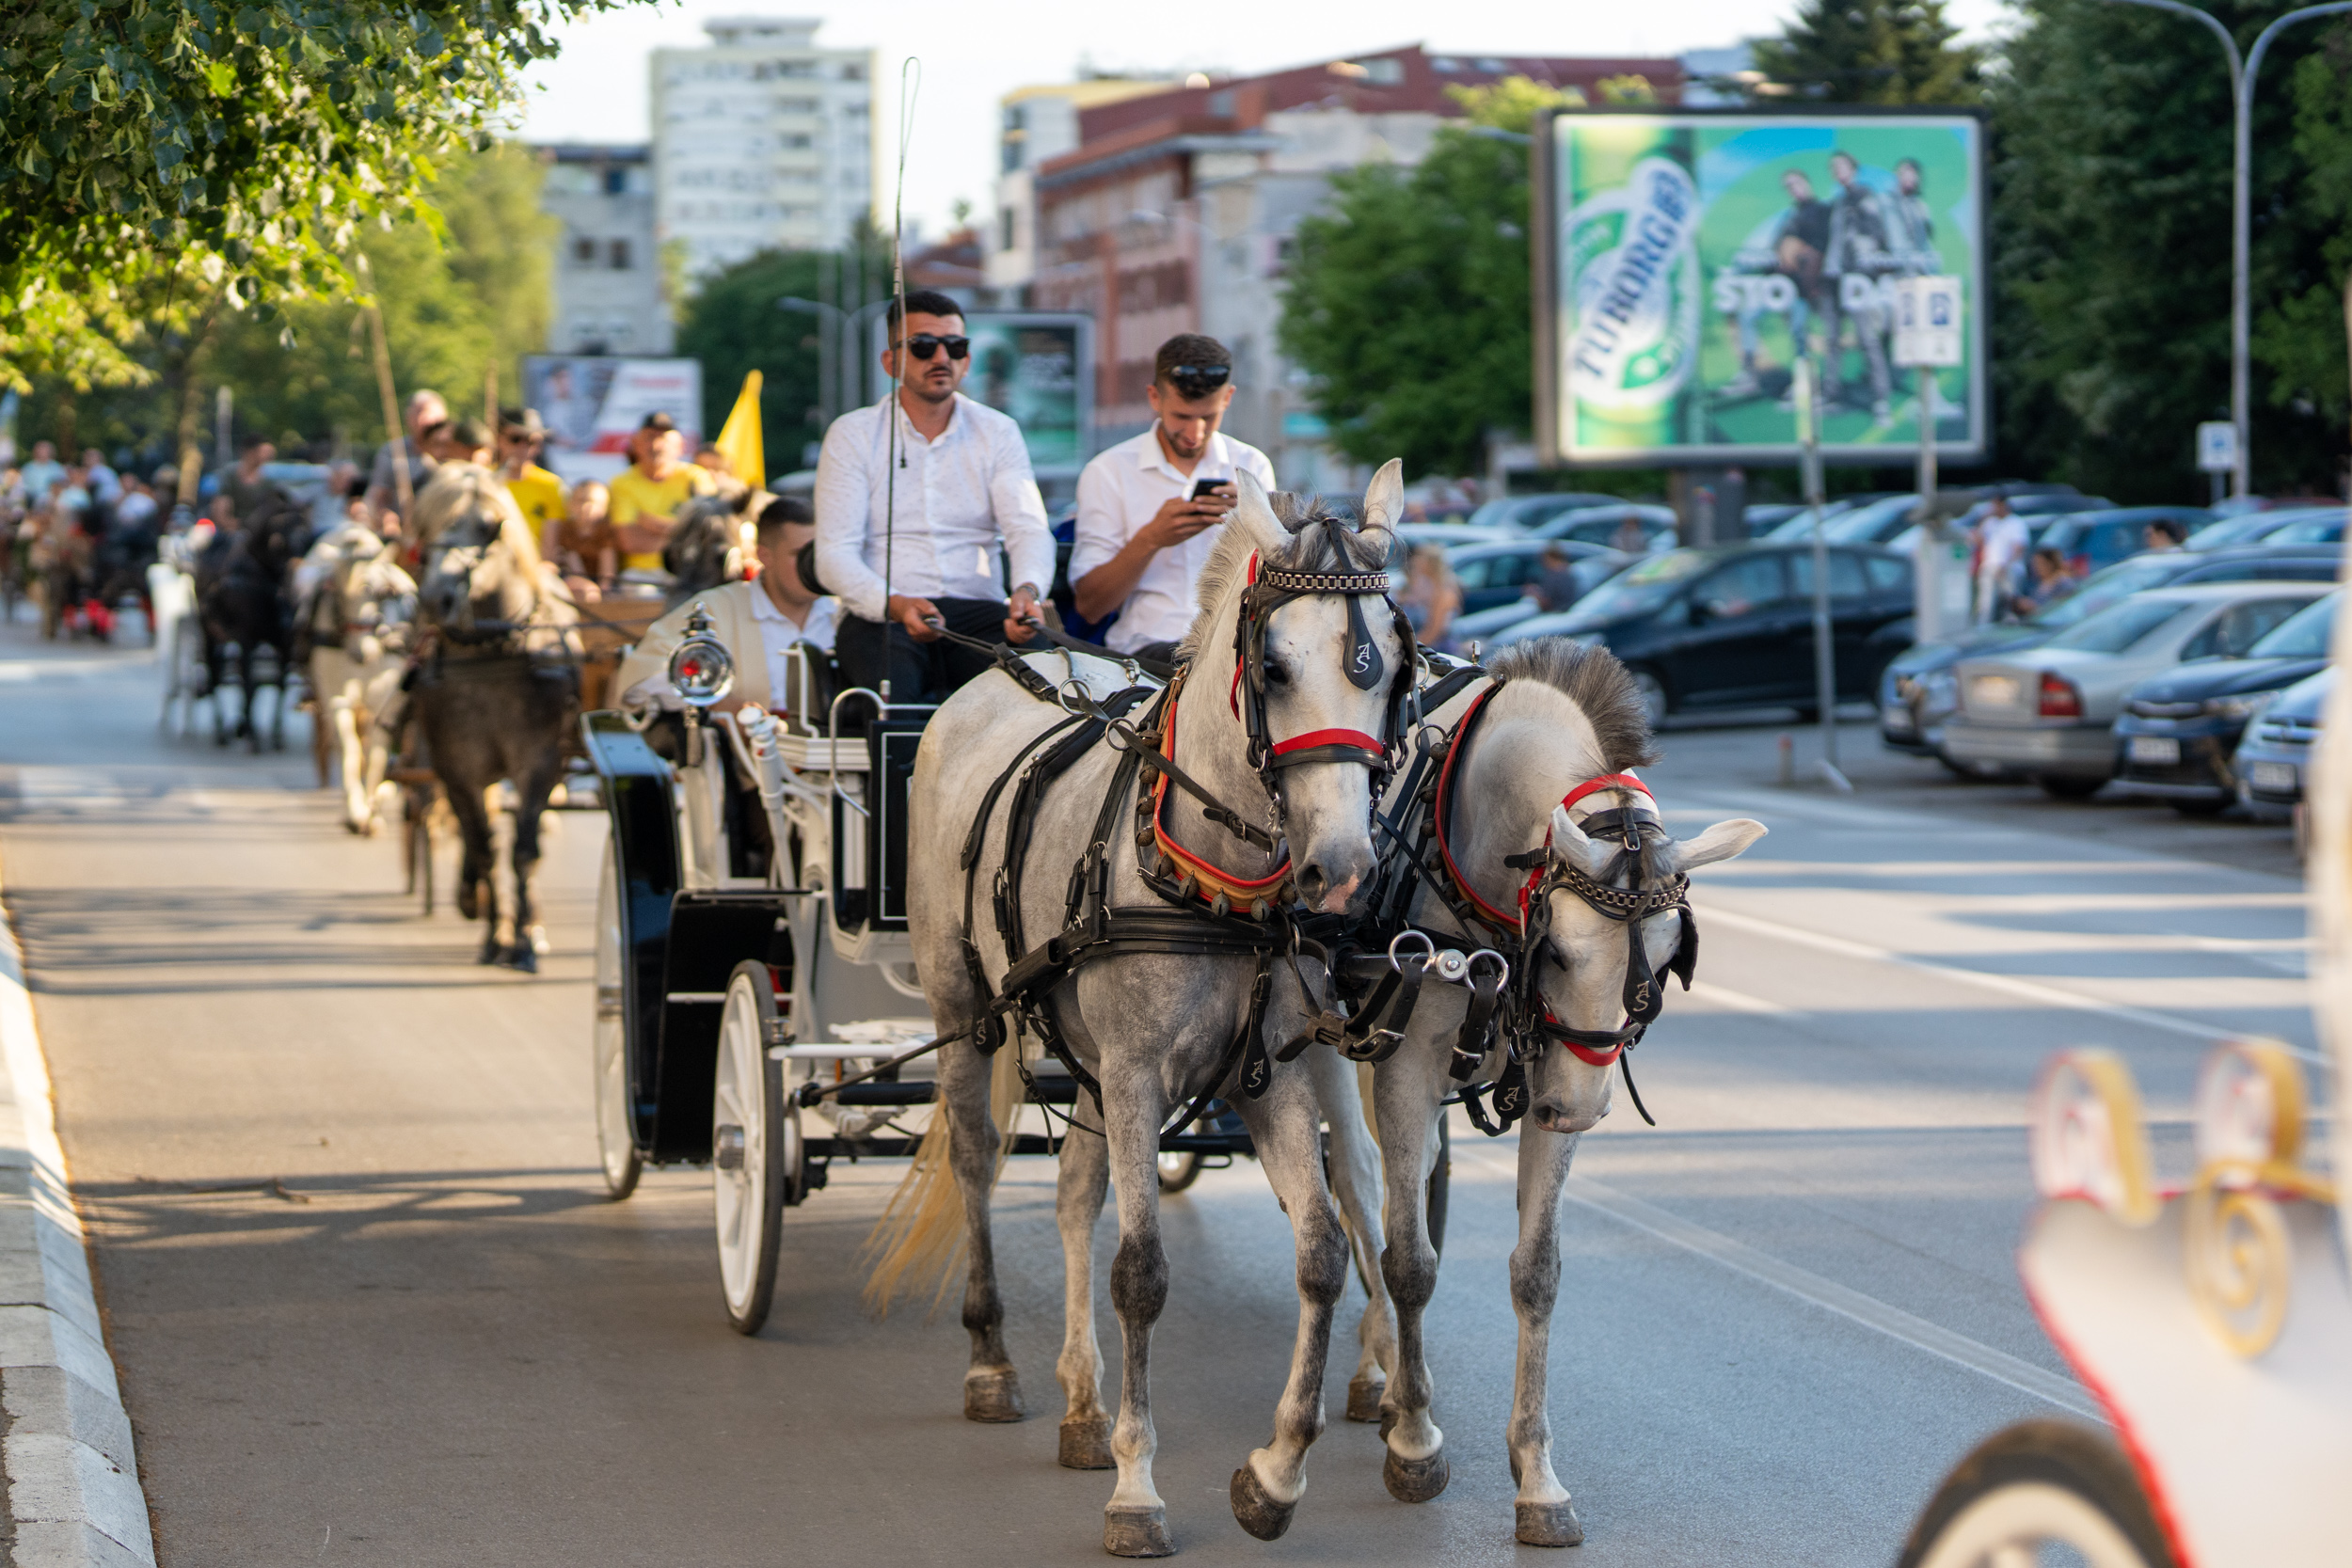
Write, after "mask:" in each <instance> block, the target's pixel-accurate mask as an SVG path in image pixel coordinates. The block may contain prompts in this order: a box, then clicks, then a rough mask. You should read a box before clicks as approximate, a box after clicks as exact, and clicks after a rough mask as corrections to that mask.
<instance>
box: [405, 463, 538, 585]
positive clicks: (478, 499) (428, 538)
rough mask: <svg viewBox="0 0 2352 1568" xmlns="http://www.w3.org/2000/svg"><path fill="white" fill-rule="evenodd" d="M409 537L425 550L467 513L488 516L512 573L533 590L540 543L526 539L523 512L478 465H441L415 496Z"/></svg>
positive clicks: (503, 485)
mask: <svg viewBox="0 0 2352 1568" xmlns="http://www.w3.org/2000/svg"><path fill="white" fill-rule="evenodd" d="M415 511H416V514H417V515H416V518H415V527H414V528H413V530H411V537H412V538H413V539H415V541H416V543H417V546H418V548H419V549H421V550H422V549H430V548H431V547H432V545H433V542H434V541H435V540H437V539H438V538H439V537H440V536H441V535H442V534H443V533H445V532H447V531H449V528H450V525H451V524H453V523H454V522H456V521H457V519H458V518H460V517H462V516H464V515H466V514H467V513H469V512H484V513H487V514H489V515H492V516H495V517H496V518H497V519H498V524H499V537H500V539H501V541H502V542H503V543H504V544H505V546H506V547H507V549H508V550H510V551H512V552H513V554H514V556H515V566H516V570H517V571H519V572H521V573H523V574H524V575H525V576H526V577H527V578H529V579H530V580H531V581H532V583H533V584H534V585H535V584H536V583H537V582H538V580H539V542H538V541H537V540H536V539H533V538H532V536H531V525H530V524H529V523H527V522H525V521H524V520H523V513H522V508H521V507H519V506H516V504H515V498H514V497H513V496H512V495H510V494H508V492H507V489H506V482H505V481H504V480H501V479H500V478H499V476H498V475H497V474H496V473H495V472H494V471H492V470H491V469H488V468H485V467H483V466H482V465H481V464H479V463H444V464H442V465H441V466H440V467H438V468H436V469H435V470H434V471H433V477H432V478H431V479H430V480H428V481H426V482H425V486H424V488H423V489H422V490H421V491H420V492H418V495H417V502H416V507H415Z"/></svg>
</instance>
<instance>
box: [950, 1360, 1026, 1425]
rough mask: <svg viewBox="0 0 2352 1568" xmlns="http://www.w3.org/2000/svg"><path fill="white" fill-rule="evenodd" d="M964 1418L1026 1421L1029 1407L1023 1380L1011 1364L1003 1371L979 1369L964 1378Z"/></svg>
mask: <svg viewBox="0 0 2352 1568" xmlns="http://www.w3.org/2000/svg"><path fill="white" fill-rule="evenodd" d="M963 1418H964V1419H965V1420H967V1421H1025V1420H1027V1419H1028V1418H1029V1410H1028V1407H1027V1406H1026V1405H1025V1404H1023V1403H1022V1402H1021V1380H1020V1378H1018V1377H1016V1376H1014V1375H1013V1371H1012V1369H1011V1368H1009V1367H1008V1368H1006V1369H1005V1370H1003V1371H1001V1372H978V1373H976V1374H974V1375H973V1376H971V1377H967V1378H965V1379H964V1380H963Z"/></svg>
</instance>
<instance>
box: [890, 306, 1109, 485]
mask: <svg viewBox="0 0 2352 1568" xmlns="http://www.w3.org/2000/svg"><path fill="white" fill-rule="evenodd" d="M963 330H964V333H965V335H966V336H967V337H969V338H970V339H971V340H972V369H971V372H970V373H969V374H967V375H966V376H965V377H964V378H963V395H964V396H965V397H968V398H971V399H973V400H974V401H975V402H977V403H984V404H988V405H989V406H990V407H991V408H993V409H995V410H996V411H997V412H998V413H1000V414H1006V415H1009V416H1010V417H1011V418H1012V420H1013V421H1014V422H1015V423H1017V424H1019V425H1020V426H1021V435H1022V438H1023V440H1024V441H1025V443H1026V445H1027V446H1028V449H1029V467H1032V468H1034V469H1035V470H1037V471H1038V472H1039V473H1041V474H1046V473H1071V474H1074V473H1076V472H1077V471H1078V470H1079V469H1080V468H1082V467H1085V466H1086V461H1087V459H1088V458H1089V457H1091V456H1093V455H1094V320H1093V318H1092V317H1090V316H1082V315H1075V314H1068V313H1064V312H1060V311H1044V310H973V311H969V312H967V313H966V314H965V316H964V318H963ZM885 332H886V325H885V323H883V322H882V321H881V320H877V321H876V322H875V323H874V341H873V350H874V353H875V354H877V355H880V354H881V353H882V352H883V351H884V349H886V348H887V347H888V346H889V339H888V338H887V337H886V336H885Z"/></svg>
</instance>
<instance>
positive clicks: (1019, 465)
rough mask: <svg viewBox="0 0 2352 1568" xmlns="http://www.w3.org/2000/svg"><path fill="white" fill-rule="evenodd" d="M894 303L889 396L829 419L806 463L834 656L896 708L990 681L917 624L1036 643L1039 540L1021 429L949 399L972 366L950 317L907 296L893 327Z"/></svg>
mask: <svg viewBox="0 0 2352 1568" xmlns="http://www.w3.org/2000/svg"><path fill="white" fill-rule="evenodd" d="M900 304H901V302H899V301H893V302H892V304H891V308H890V311H889V316H888V322H889V333H890V346H889V348H888V349H887V350H885V351H884V352H883V354H882V373H883V374H885V375H890V376H898V377H900V385H899V388H898V393H897V396H896V397H895V398H891V397H885V398H883V399H882V401H881V402H880V403H877V404H873V405H872V406H871V407H867V408H854V409H851V410H850V412H849V413H847V414H844V415H842V416H841V417H840V418H839V419H837V420H834V421H833V428H832V429H830V430H828V431H826V432H825V444H824V447H823V449H822V451H821V452H820V454H819V455H818V459H817V487H816V502H817V575H818V578H819V579H820V580H821V581H822V582H823V583H824V585H825V588H826V591H827V592H828V593H832V594H838V595H839V596H840V598H841V603H842V606H843V608H844V610H845V611H846V613H844V614H843V616H842V618H841V629H840V631H839V633H838V635H837V637H836V639H835V642H834V649H835V653H836V655H837V657H838V658H839V661H840V666H841V675H842V679H843V682H844V684H845V685H848V686H862V687H866V688H868V689H873V690H877V691H880V690H882V689H883V687H882V683H883V682H884V681H887V682H889V683H890V684H889V688H888V690H889V694H890V697H891V699H892V700H893V701H894V702H901V703H909V702H916V701H920V700H924V699H926V698H941V697H945V696H946V694H947V693H949V692H951V691H953V690H955V689H957V688H959V687H961V686H962V685H963V684H964V683H965V682H966V681H969V680H971V679H972V678H973V677H975V676H977V675H978V674H980V673H983V672H985V671H987V670H989V669H991V668H993V665H992V664H991V662H990V659H989V657H988V656H987V655H985V654H981V653H978V652H976V651H975V650H973V649H970V648H966V647H962V646H961V645H960V644H957V643H954V642H949V641H946V639H944V638H943V637H942V636H941V635H940V631H939V629H938V627H937V626H933V625H932V622H934V621H937V622H938V623H940V625H942V626H946V628H947V629H948V630H950V631H954V632H956V633H957V634H959V635H961V636H963V637H973V638H981V639H994V638H998V637H1001V638H1003V639H1004V640H1005V641H1009V642H1012V643H1016V644H1021V643H1026V642H1027V641H1029V640H1030V639H1031V638H1032V637H1033V636H1035V635H1036V632H1035V628H1034V627H1033V626H1031V625H1030V622H1031V621H1032V620H1034V619H1035V618H1036V617H1037V615H1038V605H1039V602H1040V601H1041V599H1043V597H1044V596H1045V586H1046V585H1047V584H1049V583H1051V582H1052V581H1053V579H1054V537H1053V535H1052V533H1051V532H1049V531H1047V528H1046V523H1045V502H1044V499H1042V498H1041V496H1039V494H1038V488H1037V478H1036V476H1035V475H1034V474H1033V473H1031V472H1030V469H1029V451H1028V448H1027V447H1026V445H1025V444H1024V443H1023V441H1022V439H1021V427H1020V426H1019V425H1017V424H1015V423H1014V422H1013V421H1012V420H1009V419H1008V418H1007V417H1006V416H1004V415H1002V414H999V413H998V412H996V410H994V409H993V408H991V407H989V406H988V405H987V404H982V403H979V402H977V401H976V400H974V399H972V398H968V397H965V396H964V395H963V394H962V392H961V391H960V390H959V389H958V388H961V386H962V383H963V378H964V376H965V375H966V374H967V373H969V372H970V371H971V368H972V362H971V353H972V340H971V339H970V338H969V337H967V336H966V335H965V333H964V330H963V307H961V306H960V305H958V304H957V303H956V302H955V301H954V300H953V299H950V298H949V297H948V296H947V295H946V294H943V293H936V292H934V291H932V290H930V289H921V290H917V291H915V292H914V293H909V294H908V295H906V297H905V299H904V301H903V305H904V309H905V313H904V315H903V317H902V316H901V315H900ZM894 449H895V456H894ZM1000 554H1001V556H1002V558H1003V561H1004V563H1005V566H1006V568H1007V572H1006V577H1005V578H999V577H998V575H997V563H998V557H999V555H1000ZM1005 580H1009V581H1010V582H1011V584H1012V592H1011V594H1009V595H1008V594H1006V593H1005V591H1004V589H1003V588H1002V587H1001V586H999V584H1000V583H1001V582H1003V581H1005Z"/></svg>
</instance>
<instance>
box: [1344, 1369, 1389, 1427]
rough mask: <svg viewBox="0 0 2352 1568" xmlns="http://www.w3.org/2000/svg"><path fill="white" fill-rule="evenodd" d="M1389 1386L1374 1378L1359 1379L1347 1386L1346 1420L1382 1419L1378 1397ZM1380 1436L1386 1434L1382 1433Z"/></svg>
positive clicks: (1386, 1390) (1387, 1389) (1385, 1391)
mask: <svg viewBox="0 0 2352 1568" xmlns="http://www.w3.org/2000/svg"><path fill="white" fill-rule="evenodd" d="M1388 1391H1389V1386H1388V1385H1387V1384H1386V1383H1384V1382H1380V1381H1378V1380H1376V1379H1374V1378H1369V1377H1359V1378H1357V1379H1355V1380H1354V1381H1353V1382H1351V1383H1349V1384H1348V1386H1347V1418H1348V1419H1349V1420H1351V1421H1377V1420H1380V1419H1382V1418H1383V1416H1382V1412H1381V1409H1380V1396H1381V1395H1383V1394H1385V1393H1387V1392H1388ZM1380 1435H1381V1436H1383V1437H1386V1436H1387V1435H1388V1433H1386V1432H1382V1433H1380Z"/></svg>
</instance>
